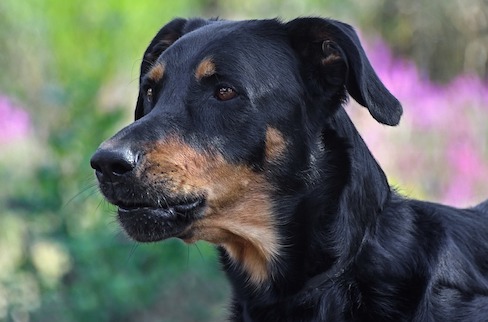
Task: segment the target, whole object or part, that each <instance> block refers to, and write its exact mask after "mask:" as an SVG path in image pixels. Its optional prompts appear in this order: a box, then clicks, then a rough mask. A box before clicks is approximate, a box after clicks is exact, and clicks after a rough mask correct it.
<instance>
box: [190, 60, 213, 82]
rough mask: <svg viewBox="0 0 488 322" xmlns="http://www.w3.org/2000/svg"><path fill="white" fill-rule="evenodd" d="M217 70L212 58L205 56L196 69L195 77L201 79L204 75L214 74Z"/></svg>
mask: <svg viewBox="0 0 488 322" xmlns="http://www.w3.org/2000/svg"><path fill="white" fill-rule="evenodd" d="M216 72H217V69H216V68H215V64H214V62H213V61H212V59H211V58H205V59H204V60H202V61H201V62H200V64H199V65H198V67H197V69H196V70H195V78H196V79H197V80H201V79H202V78H204V77H209V76H212V75H213V74H215V73H216Z"/></svg>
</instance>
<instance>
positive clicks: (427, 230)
mask: <svg viewBox="0 0 488 322" xmlns="http://www.w3.org/2000/svg"><path fill="white" fill-rule="evenodd" d="M205 57H212V60H213V61H214V62H215V64H216V65H217V74H218V75H217V76H216V77H213V78H209V79H208V80H205V81H204V82H201V83H199V82H197V81H195V80H194V77H193V75H194V68H195V67H196V65H197V64H198V62H200V61H201V60H202V59H203V58H205ZM161 60H164V62H165V64H166V70H165V74H164V78H163V80H161V81H160V82H159V83H158V84H149V85H147V79H146V78H147V75H146V73H147V72H148V70H149V69H150V68H151V67H152V66H153V64H154V63H155V62H156V61H161ZM222 84H224V85H225V86H229V87H232V88H234V89H235V90H236V91H237V92H238V94H239V95H238V96H237V97H236V98H234V99H232V100H229V101H225V102H222V101H218V100H216V99H215V98H213V96H212V95H213V93H214V91H215V88H217V87H218V86H222ZM147 86H151V88H152V89H153V92H154V94H153V96H154V98H155V99H153V100H152V102H148V99H147V97H146V96H145V95H146V91H147V88H148V87H147ZM348 94H350V95H351V96H352V97H353V98H354V99H355V100H356V101H357V102H359V103H360V104H361V105H363V106H365V107H366V108H368V109H369V111H370V113H371V115H372V116H373V117H374V118H375V119H376V120H377V121H379V122H381V123H384V124H387V125H396V124H397V123H398V122H399V120H400V116H401V114H402V109H401V106H400V104H399V103H398V101H397V100H396V99H395V98H394V97H393V96H392V95H391V94H390V93H389V92H388V90H387V89H386V88H385V87H384V86H383V84H382V83H381V81H380V80H379V79H378V77H377V76H376V74H375V72H374V70H373V69H372V67H371V65H370V63H369V62H368V59H367V57H366V55H365V53H364V51H363V49H362V47H361V44H360V43H359V40H358V37H357V36H356V34H355V32H354V31H353V29H352V28H351V27H350V26H348V25H346V24H344V23H341V22H338V21H334V20H329V19H320V18H301V19H296V20H293V21H291V22H288V23H282V22H280V21H277V20H257V21H238V22H233V21H220V20H202V19H192V20H185V19H176V20H173V21H172V22H170V23H169V24H167V25H166V26H165V27H163V28H162V29H161V30H160V31H159V33H158V34H157V35H156V37H155V38H154V39H153V41H152V42H151V44H150V46H149V47H148V49H147V50H146V52H145V55H144V61H143V63H142V66H141V92H140V96H139V99H138V103H137V107H136V111H135V117H136V121H135V122H134V123H133V124H131V125H129V126H128V127H127V128H125V129H124V130H122V131H121V132H119V133H118V134H117V135H116V136H115V137H114V138H112V139H111V140H109V141H108V142H109V143H108V144H107V143H105V144H104V145H102V147H101V148H100V149H99V150H98V151H97V152H96V154H95V155H94V157H93V158H92V166H93V167H94V168H95V169H96V170H97V171H96V172H97V176H98V178H99V181H100V188H101V190H102V192H103V193H104V195H105V196H106V197H107V199H108V200H109V201H111V202H112V203H114V204H116V205H118V206H119V207H125V206H126V205H127V204H128V203H132V204H133V205H141V204H143V205H146V204H148V203H149V204H153V203H154V201H153V199H155V197H151V196H150V194H151V193H153V194H154V195H157V194H160V193H162V192H160V191H159V190H157V189H154V188H153V187H149V188H148V187H147V185H145V184H144V178H142V179H141V178H136V176H135V175H134V174H133V172H134V171H135V170H137V169H138V168H139V167H142V165H141V164H143V160H144V157H145V150H144V148H143V147H144V146H145V145H147V144H148V143H151V142H155V141H158V140H159V141H160V140H164V139H165V138H166V137H168V136H169V135H174V134H175V133H176V135H178V136H179V137H181V138H182V139H183V140H184V141H185V142H187V143H188V144H190V145H191V146H194V147H196V148H197V149H201V150H205V151H207V150H210V149H215V150H218V151H219V153H221V154H222V155H223V156H224V158H225V159H226V160H227V161H229V162H230V163H232V164H244V165H246V166H249V167H251V168H252V169H254V170H253V171H255V172H256V173H260V174H263V175H265V176H266V178H267V180H269V182H270V183H271V185H272V187H273V200H272V202H273V212H272V216H273V220H274V222H276V223H277V226H276V227H275V229H276V231H277V234H278V236H279V237H280V240H281V242H282V244H284V245H283V247H281V248H280V253H279V256H277V257H276V258H274V259H273V261H271V262H270V263H269V264H268V266H267V268H268V273H269V276H270V278H269V279H267V280H265V281H263V282H261V283H260V284H259V285H253V284H252V283H249V280H248V276H247V275H246V272H245V271H244V270H243V269H242V268H241V267H240V266H239V263H236V262H235V261H233V260H232V259H231V258H230V257H229V254H228V253H227V252H226V251H225V250H224V249H223V248H221V249H220V252H221V261H222V266H223V269H224V270H225V271H226V273H227V275H228V277H229V280H230V283H231V284H232V287H233V291H234V297H233V302H232V321H293V322H299V321H334V322H340V321H375V322H377V321H470V322H471V321H488V201H486V202H485V203H483V204H480V205H478V206H476V207H474V208H471V209H455V208H452V207H448V206H444V205H439V204H434V203H428V202H423V201H416V200H410V199H407V198H404V197H402V196H399V195H398V194H397V193H396V192H395V191H394V190H392V189H391V188H390V186H389V184H388V181H387V178H386V176H385V174H384V173H383V171H382V170H381V168H380V166H379V165H378V164H377V162H376V161H375V159H374V158H373V156H372V155H371V153H370V151H369V150H368V148H367V146H366V145H365V143H364V142H363V140H362V139H361V137H360V135H359V133H358V132H357V130H356V129H355V127H354V125H353V124H352V122H351V121H350V119H349V117H348V116H347V114H346V113H345V111H344V110H343V108H342V106H343V104H344V103H345V102H346V101H347V95H348ZM269 126H272V127H273V128H276V129H277V130H279V132H280V133H282V134H283V136H284V138H285V140H286V142H287V145H286V151H285V152H284V155H285V156H284V157H283V158H281V159H280V161H279V162H276V163H272V164H268V163H267V160H266V153H265V144H266V142H265V131H266V128H267V127H269ZM121 169H123V170H121ZM163 197H165V196H164V195H163ZM151 198H152V199H151ZM179 202H181V201H178V202H177V201H174V202H173V203H175V204H177V206H175V207H174V208H175V209H177V210H178V209H180V211H181V209H187V208H184V207H187V206H181V205H180V204H179ZM178 207H179V208H178ZM167 211H170V210H167ZM171 211H173V210H171ZM173 212H174V211H173ZM172 214H173V213H172ZM142 215H144V216H146V214H144V213H142ZM257 215H261V214H257ZM262 215H265V214H262ZM147 216H149V215H147ZM199 216H202V214H201V213H199V214H198V215H195V216H194V217H192V216H190V215H188V216H186V217H185V219H184V224H185V225H186V224H188V222H191V221H194V220H199V218H201V217H199ZM145 218H146V217H145ZM151 218H152V217H151ZM154 218H156V217H154ZM137 220H140V219H137V218H136V217H129V221H131V222H134V224H132V223H123V224H124V225H126V226H124V227H125V228H126V229H127V227H128V226H130V225H136V224H138V225H139V226H137V227H142V228H138V229H139V230H138V231H137V232H136V233H137V234H138V235H137V237H135V238H136V239H138V238H139V239H140V240H147V239H145V236H144V234H146V236H149V235H151V236H153V237H154V236H156V237H154V238H152V237H151V236H149V237H151V238H152V239H150V240H151V241H152V240H156V239H157V240H159V239H164V238H167V237H172V236H179V235H178V233H179V231H180V230H179V229H177V228H178V227H179V226H178V225H180V224H179V223H170V224H167V225H166V223H160V226H156V228H154V227H153V226H150V225H151V224H145V225H146V226H140V225H141V224H140V223H136V221H137ZM158 220H159V219H158ZM155 222H156V221H155ZM181 225H183V224H181ZM131 227H132V226H131ZM167 227H172V228H171V229H173V228H174V227H177V228H174V231H173V230H170V229H169V228H167ZM163 229H168V230H167V231H165V233H164V234H163V235H161V236H160V235H158V234H159V230H163ZM168 231H170V233H169V232H168ZM149 237H148V238H149ZM155 269H157V268H155Z"/></svg>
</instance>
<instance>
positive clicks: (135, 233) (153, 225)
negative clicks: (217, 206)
mask: <svg viewBox="0 0 488 322" xmlns="http://www.w3.org/2000/svg"><path fill="white" fill-rule="evenodd" d="M204 206H205V202H204V201H203V200H196V201H194V202H191V203H188V204H179V205H176V206H168V207H166V208H156V207H134V208H126V207H121V206H119V208H118V220H119V222H120V224H121V226H122V228H123V229H124V230H125V232H126V233H127V234H128V235H129V237H131V238H132V239H134V240H135V241H138V242H143V243H149V242H157V241H161V240H164V239H168V238H171V237H179V235H180V234H182V233H183V232H184V231H185V230H186V229H187V228H188V227H189V226H190V225H191V224H192V223H193V222H194V221H195V220H196V219H198V218H200V217H201V216H202V215H203V210H204Z"/></svg>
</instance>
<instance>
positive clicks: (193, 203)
mask: <svg viewBox="0 0 488 322" xmlns="http://www.w3.org/2000/svg"><path fill="white" fill-rule="evenodd" d="M204 204H205V199H204V198H193V199H190V200H185V201H173V202H172V201H168V200H165V201H164V203H163V204H161V205H159V206H156V205H152V204H149V203H144V202H116V203H115V205H116V206H117V207H118V208H119V209H121V210H122V211H126V212H130V211H140V210H150V209H154V210H157V209H161V210H166V211H168V212H173V211H174V212H175V213H177V214H185V213H188V212H191V211H193V210H195V209H197V208H199V207H201V206H203V205H204Z"/></svg>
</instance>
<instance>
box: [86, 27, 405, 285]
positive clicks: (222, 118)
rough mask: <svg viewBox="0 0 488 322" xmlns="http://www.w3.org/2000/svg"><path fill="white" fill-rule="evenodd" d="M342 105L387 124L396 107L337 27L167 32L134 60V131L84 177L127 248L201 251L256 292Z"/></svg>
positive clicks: (349, 35)
mask: <svg viewBox="0 0 488 322" xmlns="http://www.w3.org/2000/svg"><path fill="white" fill-rule="evenodd" d="M347 93H349V94H350V95H351V96H352V97H353V98H354V99H355V100H356V101H357V102H358V103H360V104H361V105H363V106H365V107H366V108H368V109H369V111H370V113H371V115H372V116H373V117H374V118H375V119H376V120H378V121H379V122H381V123H384V124H388V125H395V124H397V123H398V121H399V119H400V116H401V112H402V110H401V107H400V105H399V103H398V101H397V100H396V99H395V98H394V97H393V96H392V95H391V94H390V93H389V92H388V91H387V90H386V88H385V87H384V86H383V84H382V83H381V82H380V80H379V79H378V77H377V76H376V74H375V72H374V71H373V69H372V67H371V65H370V64H369V62H368V59H367V58H366V55H365V53H364V51H363V49H362V47H361V45H360V43H359V40H358V38H357V36H356V34H355V32H354V31H353V29H352V28H351V27H350V26H348V25H346V24H343V23H341V22H337V21H333V20H326V19H319V18H303V19H296V20H293V21H291V22H289V23H282V22H279V21H277V20H254V21H238V22H234V21H220V20H201V19H193V20H184V19H176V20H173V21H171V22H170V23H168V24H167V25H166V26H164V27H163V28H162V29H161V30H160V31H159V32H158V34H157V35H156V36H155V38H154V39H153V40H152V41H151V43H150V45H149V47H148V48H147V50H146V52H145V53H144V57H143V62H142V64H141V75H140V88H139V97H138V100H137V105H136V110H135V122H134V123H132V124H130V125H129V126H127V127H126V128H124V129H122V130H121V131H120V132H118V133H117V134H116V135H115V136H113V137H112V138H110V139H108V140H107V141H105V142H104V143H102V144H101V146H100V147H99V149H98V150H97V152H96V153H95V154H94V156H93V157H92V160H91V164H92V167H93V168H94V169H95V170H96V176H97V178H98V181H99V186H100V189H101V191H102V193H103V195H104V196H105V197H106V198H107V200H108V201H110V202H111V203H113V204H114V205H116V206H117V207H118V219H119V221H120V223H121V225H122V227H123V228H124V229H125V231H126V232H127V233H128V235H129V236H131V237H132V238H134V239H135V240H137V241H142V242H152V241H159V240H163V239H166V238H170V237H179V238H181V239H183V240H185V241H187V242H193V241H196V240H207V241H210V242H212V243H215V244H218V245H221V246H223V247H224V249H225V250H226V251H227V253H228V254H229V256H230V257H231V258H232V259H233V260H234V261H237V262H239V263H241V264H242V267H243V268H244V271H246V272H247V273H248V274H249V278H250V279H251V280H252V281H255V282H259V281H262V280H263V279H265V278H266V277H267V273H266V272H267V270H266V267H267V265H269V264H270V263H271V262H272V261H273V259H275V258H276V257H277V256H278V253H279V252H280V247H281V246H282V245H283V244H286V241H285V240H283V238H282V236H281V234H280V233H279V228H277V227H279V226H280V225H283V224H284V222H286V221H287V220H290V219H289V218H285V217H284V215H283V214H282V213H283V209H284V208H286V205H287V202H288V201H287V200H290V198H291V197H290V196H291V195H297V194H300V193H303V192H304V191H305V190H306V187H307V184H308V182H307V180H309V176H307V175H305V174H306V173H308V172H309V170H310V167H312V163H313V160H312V159H313V158H312V157H311V150H313V149H314V144H315V143H314V141H315V140H316V139H317V137H318V133H319V132H320V129H321V125H322V124H323V123H324V122H326V121H327V118H328V117H330V116H331V115H333V114H334V113H336V112H337V110H338V109H340V108H341V106H342V104H343V103H344V102H345V101H346V99H347ZM287 198H288V199H287Z"/></svg>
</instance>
